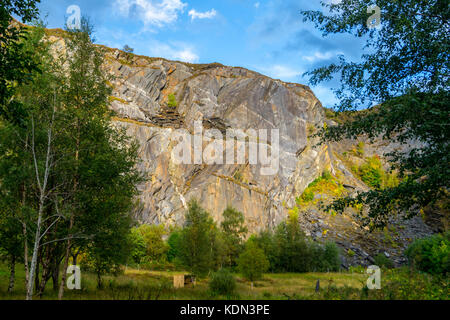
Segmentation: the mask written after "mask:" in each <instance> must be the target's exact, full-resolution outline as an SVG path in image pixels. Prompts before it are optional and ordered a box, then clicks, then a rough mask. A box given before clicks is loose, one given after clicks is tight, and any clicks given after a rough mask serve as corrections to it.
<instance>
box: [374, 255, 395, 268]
mask: <svg viewBox="0 0 450 320" xmlns="http://www.w3.org/2000/svg"><path fill="white" fill-rule="evenodd" d="M373 260H374V261H375V262H374V264H375V265H376V266H379V267H383V268H388V269H390V268H392V267H394V263H393V262H392V260H391V259H389V258H388V257H386V255H384V254H383V253H379V254H377V255H376V256H375V257H374V258H373Z"/></svg>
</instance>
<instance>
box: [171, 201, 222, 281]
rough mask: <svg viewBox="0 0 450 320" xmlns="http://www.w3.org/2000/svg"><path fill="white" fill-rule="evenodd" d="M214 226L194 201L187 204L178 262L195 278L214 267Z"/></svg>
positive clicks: (207, 215)
mask: <svg viewBox="0 0 450 320" xmlns="http://www.w3.org/2000/svg"><path fill="white" fill-rule="evenodd" d="M215 232H216V228H215V224H214V221H213V220H212V218H211V217H210V215H209V213H208V212H206V211H205V210H204V209H203V208H201V207H200V205H199V204H198V202H197V201H196V200H192V201H191V202H190V203H189V209H188V211H187V213H186V222H185V225H184V228H183V230H182V231H181V237H180V242H179V243H180V248H179V250H180V260H181V262H182V264H183V266H184V267H185V268H186V269H187V270H188V271H189V272H192V273H193V274H195V275H197V276H204V275H206V274H207V273H208V272H209V271H210V270H211V269H212V268H213V266H214V233H215Z"/></svg>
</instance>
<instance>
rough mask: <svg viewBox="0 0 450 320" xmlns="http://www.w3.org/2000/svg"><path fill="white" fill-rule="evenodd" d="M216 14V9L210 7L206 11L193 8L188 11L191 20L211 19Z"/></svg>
mask: <svg viewBox="0 0 450 320" xmlns="http://www.w3.org/2000/svg"><path fill="white" fill-rule="evenodd" d="M216 15H217V11H216V10H214V9H211V10H209V11H206V12H198V11H197V10H195V9H192V10H191V11H189V16H190V17H191V19H192V21H193V20H195V19H212V18H214V17H215V16H216Z"/></svg>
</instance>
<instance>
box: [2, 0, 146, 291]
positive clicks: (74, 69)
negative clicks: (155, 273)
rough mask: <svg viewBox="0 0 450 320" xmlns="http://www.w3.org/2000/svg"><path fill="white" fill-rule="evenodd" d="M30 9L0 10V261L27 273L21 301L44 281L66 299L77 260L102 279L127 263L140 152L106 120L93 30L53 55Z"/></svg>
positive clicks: (105, 91) (104, 85)
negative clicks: (83, 257) (82, 259)
mask: <svg viewBox="0 0 450 320" xmlns="http://www.w3.org/2000/svg"><path fill="white" fill-rule="evenodd" d="M36 2H37V1H29V0H27V1H21V0H13V1H7V2H6V3H5V4H2V6H1V7H0V62H1V66H0V75H1V78H0V255H1V257H2V258H3V259H5V260H6V261H8V263H9V265H10V270H11V272H10V281H9V288H8V291H10V292H11V291H12V290H14V286H15V269H16V265H17V264H19V263H22V264H23V265H24V269H25V278H26V279H25V281H26V288H27V293H26V297H27V299H32V297H33V296H34V295H36V294H37V295H42V294H43V293H44V290H45V288H46V285H47V283H48V281H50V280H53V288H54V290H56V291H58V292H59V294H58V296H59V298H60V299H61V298H62V297H63V293H64V288H65V282H66V276H67V275H66V269H67V267H68V265H69V264H72V263H77V257H78V256H79V255H80V254H81V253H83V254H84V255H86V256H88V257H89V259H90V261H91V264H92V266H93V268H94V269H95V271H96V272H97V273H98V274H99V279H101V278H100V277H101V275H102V274H104V273H107V272H110V271H111V269H112V268H114V266H116V265H119V264H125V263H126V262H127V259H128V255H129V253H128V250H129V242H128V240H129V237H128V234H129V232H130V229H131V227H132V219H131V216H130V215H131V212H132V210H133V205H134V199H135V196H136V195H137V190H136V185H137V184H138V182H139V181H140V179H141V177H140V175H139V174H138V172H137V171H136V169H135V168H136V161H137V144H136V143H134V142H133V141H132V140H131V139H130V138H129V137H128V136H127V135H126V134H125V131H124V130H121V129H118V128H115V127H114V126H112V122H111V116H112V114H111V111H110V110H109V108H108V97H109V96H110V95H111V88H110V86H109V83H110V81H111V79H110V77H109V76H108V75H107V73H105V72H104V69H103V63H104V61H105V59H104V54H103V52H102V51H101V49H100V48H99V47H97V46H95V45H94V43H93V41H92V28H91V26H90V24H89V23H88V22H87V21H86V20H83V21H82V26H81V29H80V30H67V33H66V37H65V39H64V45H63V46H61V43H58V44H57V45H58V46H60V47H59V48H57V49H56V48H55V47H54V46H55V45H54V44H53V43H50V42H49V40H48V38H47V37H46V36H45V30H44V28H43V26H42V25H39V24H36V25H35V26H34V27H26V26H23V25H18V24H17V23H15V22H14V20H13V19H12V18H11V15H12V14H14V15H16V16H18V17H21V18H23V20H24V22H30V21H31V20H32V19H34V18H36V17H37V9H36Z"/></svg>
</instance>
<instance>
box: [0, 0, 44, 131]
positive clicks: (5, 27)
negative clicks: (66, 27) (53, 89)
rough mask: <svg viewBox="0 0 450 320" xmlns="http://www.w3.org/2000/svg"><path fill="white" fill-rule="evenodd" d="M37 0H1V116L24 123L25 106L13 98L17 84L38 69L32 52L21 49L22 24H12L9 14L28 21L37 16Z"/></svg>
mask: <svg viewBox="0 0 450 320" xmlns="http://www.w3.org/2000/svg"><path fill="white" fill-rule="evenodd" d="M39 2H40V0H3V1H2V4H1V6H0V118H1V117H3V118H4V119H7V120H9V121H11V122H13V123H15V124H20V125H23V120H24V118H25V117H26V109H25V108H24V106H23V105H22V104H21V103H20V102H19V101H17V99H14V94H15V91H16V89H17V86H18V85H21V84H24V83H27V82H29V81H31V78H32V75H31V74H32V73H33V72H34V71H36V70H38V63H36V61H35V60H34V59H33V52H32V51H29V50H24V45H23V41H22V40H23V39H24V38H25V37H27V36H28V35H27V32H26V30H25V28H24V27H22V26H19V25H15V26H14V27H11V22H12V18H11V16H12V15H16V16H18V17H20V18H22V20H23V22H30V21H31V20H33V19H35V18H37V16H38V9H37V4H38V3H39Z"/></svg>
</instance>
